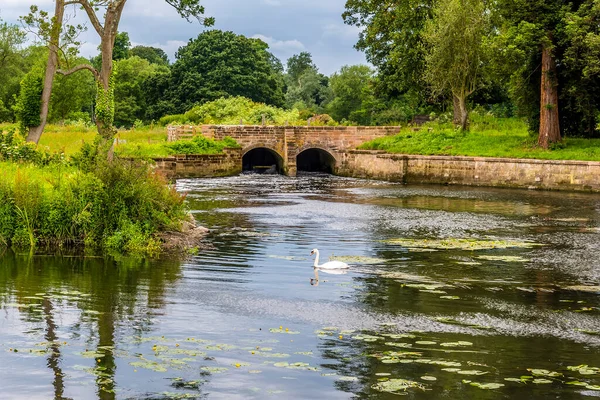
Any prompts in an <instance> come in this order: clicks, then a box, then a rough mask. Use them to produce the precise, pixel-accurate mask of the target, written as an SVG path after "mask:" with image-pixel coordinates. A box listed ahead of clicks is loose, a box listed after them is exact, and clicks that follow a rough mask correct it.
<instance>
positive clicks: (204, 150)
mask: <svg viewBox="0 0 600 400" xmlns="http://www.w3.org/2000/svg"><path fill="white" fill-rule="evenodd" d="M226 147H234V148H239V147H240V145H239V144H237V142H236V141H235V140H234V139H232V138H230V137H225V138H224V139H223V140H222V141H216V140H213V139H208V138H205V137H204V136H196V137H194V138H193V139H192V140H188V141H178V142H174V143H169V144H168V145H167V148H168V149H170V150H172V152H173V153H172V154H219V153H222V152H223V149H224V148H226Z"/></svg>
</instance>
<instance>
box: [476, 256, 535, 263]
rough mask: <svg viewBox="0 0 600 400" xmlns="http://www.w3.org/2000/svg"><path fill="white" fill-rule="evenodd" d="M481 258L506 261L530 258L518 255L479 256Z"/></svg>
mask: <svg viewBox="0 0 600 400" xmlns="http://www.w3.org/2000/svg"><path fill="white" fill-rule="evenodd" d="M477 258H479V259H481V260H488V261H504V262H520V263H523V262H528V261H529V260H528V259H526V258H523V257H518V256H479V257H477Z"/></svg>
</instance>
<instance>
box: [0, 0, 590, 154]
mask: <svg viewBox="0 0 600 400" xmlns="http://www.w3.org/2000/svg"><path fill="white" fill-rule="evenodd" d="M165 1H166V2H167V3H168V4H170V5H172V6H174V7H175V8H176V10H177V11H178V12H179V13H180V15H182V16H183V17H185V18H187V19H193V18H199V19H200V20H202V21H203V22H205V23H207V24H210V23H211V22H212V20H211V19H203V18H202V14H203V12H204V9H203V8H202V7H201V5H200V2H201V1H200V0H165ZM126 2H127V0H102V1H91V0H55V5H56V11H55V12H56V13H57V14H56V15H50V14H49V13H45V12H43V11H41V10H40V9H38V8H37V7H33V8H32V10H31V13H30V14H29V15H28V16H26V17H24V18H23V20H22V22H24V25H25V26H26V27H28V29H29V30H30V31H35V30H37V34H38V37H39V38H40V43H42V44H45V45H46V46H39V45H38V46H29V47H25V44H26V43H25V36H26V35H25V32H24V30H23V28H21V27H19V26H15V25H10V24H6V23H2V22H1V21H0V122H1V121H12V120H14V119H15V116H16V115H17V114H18V115H20V116H21V119H22V120H23V121H21V122H22V126H27V127H30V128H32V129H30V133H31V131H32V130H35V131H36V132H40V131H39V128H43V125H44V123H45V120H46V119H47V120H49V121H51V122H54V121H58V122H62V121H68V120H73V119H86V120H88V121H95V122H96V124H97V125H98V129H99V131H100V132H101V133H102V134H103V135H104V136H105V137H106V139H107V142H108V141H109V140H110V137H112V136H111V135H112V134H113V133H114V129H113V124H114V125H115V126H118V127H122V126H123V127H129V126H132V125H134V124H137V123H140V121H141V122H150V121H159V120H161V119H162V118H163V117H165V116H167V115H173V114H181V115H178V116H176V117H177V118H175V119H173V120H174V121H180V120H181V118H185V116H186V115H188V114H189V112H190V110H192V109H198V107H201V106H202V105H203V104H205V103H207V102H209V101H213V100H216V99H220V98H223V97H225V98H230V97H237V96H243V97H245V98H248V99H251V100H253V101H255V102H259V103H266V104H268V105H275V106H285V107H287V108H288V109H289V110H290V112H292V111H293V112H294V113H297V114H294V115H298V116H299V118H300V119H301V120H304V121H306V120H307V119H308V118H311V117H313V116H315V115H317V114H329V115H331V116H332V117H333V118H334V119H335V120H336V121H338V122H340V123H345V124H396V123H400V122H408V121H411V120H412V119H413V117H414V116H415V115H417V114H430V113H432V114H435V115H442V116H443V118H448V115H449V116H450V117H449V118H450V119H451V117H452V114H451V113H450V112H449V110H451V109H452V108H454V110H455V114H454V121H455V122H457V123H460V124H461V125H462V126H463V127H466V126H467V122H468V114H467V112H466V110H467V109H471V108H472V107H479V109H481V107H484V108H486V109H487V110H490V111H491V112H494V113H497V115H514V114H518V115H519V116H523V117H526V118H527V120H528V122H529V124H530V129H531V131H532V132H535V133H538V137H539V145H540V146H542V147H546V146H551V144H552V143H553V142H556V141H559V140H560V139H561V136H564V135H566V136H585V137H596V136H599V133H600V129H599V127H600V0H577V1H566V0H498V1H493V2H482V1H479V0H419V1H418V0H402V1H401V0H390V1H383V0H347V1H346V12H345V13H344V14H343V18H344V21H345V22H346V23H347V24H350V25H354V26H357V27H359V28H360V30H361V32H360V36H359V39H358V42H357V44H356V47H357V48H358V49H360V50H364V51H365V53H366V56H367V59H368V60H369V61H370V63H371V64H372V66H373V67H374V68H371V67H370V66H360V65H358V66H344V67H342V68H341V70H340V71H338V72H336V73H334V74H333V75H331V76H326V75H324V74H322V73H321V72H320V71H319V68H318V66H317V65H316V63H315V62H314V61H313V58H312V56H311V54H310V53H309V52H306V51H305V52H301V53H299V54H296V55H294V56H292V57H290V58H289V59H288V60H286V62H285V68H284V64H283V63H282V62H281V61H280V60H279V59H277V57H275V56H274V55H273V54H271V53H270V52H269V47H268V45H267V44H266V43H265V42H263V41H261V40H259V39H252V38H247V37H245V36H243V35H238V34H235V33H233V32H223V31H219V30H209V31H205V32H203V33H201V34H200V35H199V36H198V37H197V38H195V39H192V40H190V41H189V43H188V44H187V45H185V46H183V47H181V48H180V49H179V51H178V52H177V54H176V59H175V62H174V63H173V64H170V62H169V57H168V55H167V54H166V53H165V51H164V50H162V49H160V48H155V47H150V46H136V47H134V48H131V42H130V39H129V35H128V34H127V33H126V32H118V27H119V21H120V18H121V14H122V12H123V10H124V9H125V8H124V7H125V3H126ZM69 4H76V5H79V6H81V7H82V9H83V11H84V12H85V15H86V16H87V17H88V19H89V21H90V23H91V27H92V28H93V29H94V30H95V31H96V32H97V33H98V36H99V39H100V41H101V44H100V46H99V51H100V54H99V55H98V56H97V57H94V58H92V59H91V60H83V59H81V58H80V57H78V56H77V47H78V45H79V44H80V43H79V42H78V40H77V37H78V33H79V32H80V29H81V27H73V26H68V25H66V24H65V21H67V22H68V21H69V19H68V18H64V15H61V14H60V13H59V11H61V10H62V11H61V12H64V9H65V7H66V6H67V5H69ZM61 5H62V8H61V7H60V6H61ZM48 49H50V52H48ZM114 67H116V70H117V71H118V72H117V73H116V74H115V73H113V72H114V71H113V68H114ZM44 70H45V74H43V76H41V75H40V72H42V73H43V72H44ZM89 72H91V74H90V73H89ZM55 74H58V75H57V76H56V78H55V77H54V75H55ZM40 85H42V86H40ZM40 91H41V99H39V100H38V99H36V97H37V96H38V94H39V93H40ZM45 107H46V108H47V110H46V112H47V116H46V117H47V118H46V117H44V112H45V111H44V108H45ZM36 108H40V109H41V112H40V113H39V114H40V117H39V118H37V117H35V115H34V114H35V109H36ZM294 109H295V111H294ZM32 110H33V111H34V112H32ZM456 111H457V112H456ZM328 118H329V117H323V120H327V119H328ZM25 120H26V121H25ZM167 120H168V118H167ZM259 120H260V118H259ZM36 123H39V124H40V125H39V126H37V127H35V126H32V125H31V124H36Z"/></svg>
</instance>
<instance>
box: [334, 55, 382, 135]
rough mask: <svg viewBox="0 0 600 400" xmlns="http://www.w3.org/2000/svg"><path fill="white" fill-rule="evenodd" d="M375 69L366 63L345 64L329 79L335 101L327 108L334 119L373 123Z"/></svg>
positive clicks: (362, 123)
mask: <svg viewBox="0 0 600 400" xmlns="http://www.w3.org/2000/svg"><path fill="white" fill-rule="evenodd" d="M373 75H374V71H373V70H372V69H371V68H370V67H368V66H366V65H354V66H347V65H346V66H343V67H342V69H341V70H340V72H339V73H335V74H333V76H332V77H331V79H330V80H329V82H330V85H331V90H332V91H333V95H334V97H333V101H331V103H329V104H328V106H327V110H328V111H329V113H330V114H331V116H332V117H333V119H335V120H338V121H342V120H348V121H353V122H357V123H359V124H361V125H369V124H370V123H371V118H372V114H373V112H374V109H373V105H374V100H375V96H374V93H373V84H374V82H373Z"/></svg>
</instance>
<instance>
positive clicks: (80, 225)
mask: <svg viewBox="0 0 600 400" xmlns="http://www.w3.org/2000/svg"><path fill="white" fill-rule="evenodd" d="M93 153H94V152H93V151H89V150H87V154H86V155H79V157H78V160H79V162H80V165H82V166H85V168H86V169H88V171H83V170H79V169H77V168H75V167H74V166H65V165H61V164H51V165H47V166H43V167H39V166H35V165H33V164H15V163H2V164H0V171H1V172H0V202H1V203H0V243H2V244H5V245H12V246H15V247H33V246H35V245H36V244H37V245H53V246H59V247H60V246H66V245H78V246H81V247H84V248H86V249H87V250H91V249H104V250H107V251H116V252H122V253H136V254H155V253H156V252H157V251H158V250H159V247H160V246H159V244H160V242H159V240H158V239H156V234H157V233H158V232H161V231H165V230H177V229H179V227H180V226H179V225H180V223H181V221H182V220H183V219H184V218H185V217H186V211H185V207H184V204H183V197H182V196H181V195H179V194H178V193H177V192H176V191H175V189H174V188H173V187H170V186H168V185H167V182H166V180H165V179H164V178H163V177H161V176H159V175H157V174H156V173H154V172H153V171H152V169H151V168H150V167H149V166H148V165H146V164H144V163H141V162H131V161H122V160H117V161H113V162H112V163H108V162H107V161H104V157H97V156H94V155H93Z"/></svg>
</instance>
